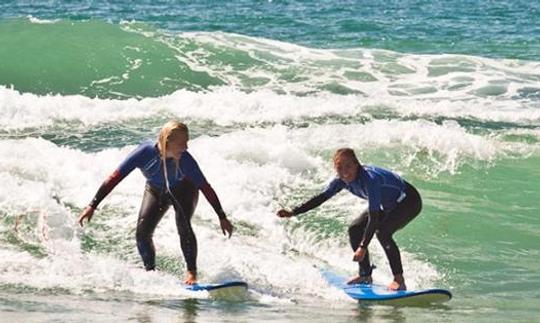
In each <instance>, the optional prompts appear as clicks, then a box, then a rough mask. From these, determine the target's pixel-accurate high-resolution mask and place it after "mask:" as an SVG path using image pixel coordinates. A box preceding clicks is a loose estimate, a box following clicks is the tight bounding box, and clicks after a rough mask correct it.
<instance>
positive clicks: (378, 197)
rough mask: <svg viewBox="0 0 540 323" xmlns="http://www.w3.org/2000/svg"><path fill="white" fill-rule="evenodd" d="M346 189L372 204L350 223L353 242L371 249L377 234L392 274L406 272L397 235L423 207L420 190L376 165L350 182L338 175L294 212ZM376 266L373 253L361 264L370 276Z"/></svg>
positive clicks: (364, 170)
mask: <svg viewBox="0 0 540 323" xmlns="http://www.w3.org/2000/svg"><path fill="white" fill-rule="evenodd" d="M343 189H346V190H348V191H350V192H351V193H353V194H354V195H356V196H358V197H361V198H364V199H367V200H368V201H369V207H368V209H367V210H365V211H364V212H363V213H362V214H361V215H360V216H359V217H358V218H356V219H355V220H354V221H353V222H352V223H351V225H350V226H349V241H350V244H351V247H352V249H353V250H354V251H356V249H358V247H359V246H363V247H365V248H366V250H367V246H368V245H369V243H370V241H371V239H372V237H373V235H374V234H376V235H377V239H378V240H379V242H380V243H381V245H382V247H383V249H384V251H385V253H386V256H387V258H388V261H389V263H390V267H391V269H392V273H393V274H394V275H399V274H402V273H403V267H402V264H401V255H400V253H399V249H398V246H397V245H396V242H395V241H394V239H393V237H392V236H393V234H394V233H395V232H396V231H397V230H399V229H401V228H403V227H404V226H405V225H407V224H408V223H409V222H410V221H411V220H412V219H414V218H415V217H416V216H417V215H418V214H419V213H420V211H421V210H422V199H421V197H420V194H419V193H418V191H417V190H416V189H415V188H414V187H413V186H412V185H411V184H409V183H407V182H406V181H404V180H403V179H402V178H401V177H400V176H399V175H397V174H395V173H393V172H391V171H388V170H386V169H384V168H380V167H375V166H364V167H361V168H360V170H359V173H358V176H357V178H356V179H355V180H354V181H353V182H352V183H350V184H347V183H345V182H344V181H342V180H341V179H339V178H335V179H334V180H332V181H331V182H330V184H329V185H328V186H327V187H326V188H325V190H324V191H323V192H322V193H321V194H318V195H316V196H314V197H313V198H311V199H310V200H308V201H307V202H305V203H304V204H302V205H300V206H298V207H296V208H294V209H293V214H295V215H297V214H301V213H304V212H307V211H309V210H311V209H313V208H315V207H317V206H319V205H321V204H322V203H324V202H325V201H327V200H328V199H330V198H331V197H332V196H334V195H335V194H337V193H338V192H340V191H341V190H343ZM371 272H372V266H371V264H370V260H369V253H368V252H367V251H366V255H365V257H364V259H363V260H362V261H361V262H360V263H359V274H360V276H369V275H371Z"/></svg>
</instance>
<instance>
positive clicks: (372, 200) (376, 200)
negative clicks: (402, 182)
mask: <svg viewBox="0 0 540 323" xmlns="http://www.w3.org/2000/svg"><path fill="white" fill-rule="evenodd" d="M366 185H367V191H368V192H367V193H368V203H369V204H368V205H369V206H368V207H369V212H377V211H380V210H381V202H382V200H381V199H382V197H381V180H380V178H378V177H371V178H369V180H368V182H367V184H366Z"/></svg>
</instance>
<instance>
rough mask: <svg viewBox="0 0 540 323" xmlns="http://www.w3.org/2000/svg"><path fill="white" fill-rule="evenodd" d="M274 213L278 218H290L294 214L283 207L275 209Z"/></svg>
mask: <svg viewBox="0 0 540 323" xmlns="http://www.w3.org/2000/svg"><path fill="white" fill-rule="evenodd" d="M276 215H277V216H279V217H280V218H290V217H292V216H294V214H293V213H292V212H291V211H288V210H285V209H281V210H279V211H277V213H276Z"/></svg>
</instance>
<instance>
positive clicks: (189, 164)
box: [181, 151, 227, 219]
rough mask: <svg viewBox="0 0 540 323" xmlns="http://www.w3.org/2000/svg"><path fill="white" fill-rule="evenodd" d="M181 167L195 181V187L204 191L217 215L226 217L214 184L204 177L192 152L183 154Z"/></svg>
mask: <svg viewBox="0 0 540 323" xmlns="http://www.w3.org/2000/svg"><path fill="white" fill-rule="evenodd" d="M181 167H182V171H183V172H184V174H185V175H186V177H187V178H188V179H189V180H190V181H191V182H193V184H194V185H195V187H197V188H198V189H199V190H201V191H202V192H203V195H204V197H205V198H206V200H207V201H208V203H210V205H211V206H212V208H213V209H214V212H216V214H217V216H218V217H219V218H220V219H225V218H226V217H227V216H226V215H225V212H224V211H223V208H222V206H221V202H220V201H219V198H218V196H217V194H216V191H214V189H213V188H212V186H210V183H208V181H207V180H206V178H205V177H204V174H203V172H202V171H201V168H200V167H199V164H197V161H196V160H195V158H193V156H191V154H190V153H188V152H187V151H186V152H184V153H183V154H182V162H181Z"/></svg>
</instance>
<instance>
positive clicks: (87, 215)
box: [77, 170, 123, 227]
mask: <svg viewBox="0 0 540 323" xmlns="http://www.w3.org/2000/svg"><path fill="white" fill-rule="evenodd" d="M122 179H123V177H122V176H121V175H120V172H119V171H118V170H115V171H114V172H113V173H112V174H111V176H109V177H108V178H107V179H106V180H105V181H104V182H103V184H101V186H100V187H99V189H98V191H97V192H96V195H95V196H94V198H93V199H92V201H91V202H90V204H89V205H88V206H87V207H86V208H85V209H84V210H83V211H82V213H81V215H80V216H79V219H78V220H77V222H79V225H80V226H81V227H82V226H83V223H84V219H86V220H87V221H88V222H90V220H91V219H92V216H93V215H94V211H95V210H96V208H97V207H98V205H99V203H100V202H101V201H102V200H103V199H104V198H105V197H106V196H107V195H108V194H109V193H110V192H111V191H112V190H113V188H114V187H115V186H116V185H118V183H120V181H121V180H122Z"/></svg>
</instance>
